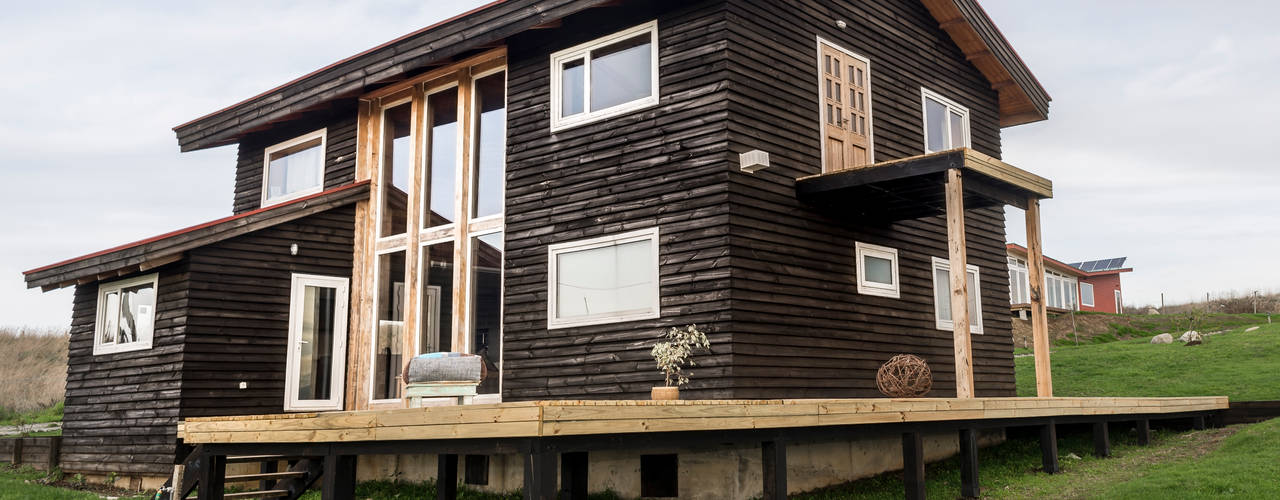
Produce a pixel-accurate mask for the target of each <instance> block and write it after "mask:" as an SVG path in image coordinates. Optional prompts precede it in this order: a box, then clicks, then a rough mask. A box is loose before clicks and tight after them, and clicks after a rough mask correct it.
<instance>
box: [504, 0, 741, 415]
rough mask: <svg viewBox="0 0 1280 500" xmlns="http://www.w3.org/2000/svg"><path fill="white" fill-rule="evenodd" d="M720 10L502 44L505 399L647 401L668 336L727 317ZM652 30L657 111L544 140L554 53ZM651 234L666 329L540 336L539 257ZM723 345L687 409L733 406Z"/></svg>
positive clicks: (678, 9)
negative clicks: (698, 401)
mask: <svg viewBox="0 0 1280 500" xmlns="http://www.w3.org/2000/svg"><path fill="white" fill-rule="evenodd" d="M724 7H725V4H724V3H723V2H719V1H709V2H628V3H626V4H625V5H624V6H621V7H607V8H601V9H592V10H590V11H587V12H585V13H582V14H578V15H574V16H570V17H568V18H567V19H565V20H564V23H563V25H562V26H561V27H560V28H557V29H545V30H537V31H533V32H529V33H526V34H522V35H520V36H516V37H512V38H511V39H509V40H508V50H509V51H510V52H509V71H510V73H509V80H508V88H509V94H508V95H509V97H508V103H509V104H508V123H507V135H508V137H507V144H508V156H507V192H506V200H507V210H506V214H507V215H506V225H507V226H506V227H507V235H506V252H507V254H506V258H507V263H506V270H507V272H506V276H505V279H506V282H505V286H506V290H505V292H506V300H505V323H504V327H503V328H504V341H505V349H504V360H505V361H504V363H505V365H504V371H505V382H504V383H505V385H504V389H503V395H504V399H505V400H508V401H513V400H529V399H543V398H615V399H616V398H647V397H648V391H649V389H650V388H651V387H652V386H654V385H660V384H661V380H662V377H661V374H659V373H658V372H657V371H656V369H655V368H654V365H653V361H652V359H651V358H650V356H649V349H650V348H651V347H652V345H653V343H654V342H655V341H656V340H657V338H658V336H659V335H660V334H661V332H662V329H663V328H664V327H668V326H674V325H684V324H689V323H697V324H699V325H701V326H704V327H706V328H707V329H710V330H712V331H713V332H722V331H723V328H724V325H725V320H727V319H728V310H729V300H728V299H729V268H728V258H727V257H728V255H727V249H728V247H727V244H728V238H729V236H728V221H729V205H728V200H729V198H728V196H729V193H728V191H727V188H728V186H727V183H726V177H727V175H728V171H727V169H726V159H727V157H728V155H727V142H726V140H727V127H726V120H727V117H728V115H727V106H728V101H727V98H728V95H727V93H726V89H725V79H726V73H725V69H726V67H727V65H728V61H727V60H726V57H727V55H728V54H727V52H726V50H725V48H726V40H725V36H726V32H725V23H726V18H725V11H724ZM655 18H656V19H657V20H658V31H659V35H658V36H659V65H660V70H659V78H660V94H661V100H660V103H659V105H658V106H656V107H653V108H649V109H645V110H641V111H637V112H634V113H631V114H628V115H625V116H619V117H615V118H611V119H607V120H604V121H598V122H595V123H591V124H588V125H583V126H580V127H577V128H573V129H569V130H563V131H560V132H558V133H556V134H551V133H550V127H549V123H550V122H549V114H548V108H549V88H550V86H549V81H548V78H549V76H548V71H549V65H550V59H549V56H550V54H551V53H553V52H555V51H557V50H560V49H565V48H568V47H571V46H573V45H577V44H579V43H582V42H586V41H589V40H591V39H594V38H597V37H600V36H604V35H608V34H610V33H613V32H616V31H619V30H621V29H625V28H629V27H631V26H635V25H638V24H641V23H643V22H646V21H649V20H652V19H655ZM653 226H658V227H659V228H660V233H661V234H660V261H661V265H660V274H661V296H662V299H661V300H662V317H661V318H660V319H656V320H649V321H632V322H626V323H617V324H609V325H598V326H586V327H578V328H565V329H555V330H548V329H547V313H546V310H547V245H549V244H554V243H561V242H567V241H575V240H580V239H584V238H591V237H597V236H604V235H610V234H617V233H622V232H626V231H631V230H636V229H643V228H648V227H653ZM725 332H727V331H724V332H722V333H713V334H712V335H711V336H712V338H713V342H715V343H716V344H717V346H716V347H715V349H714V353H713V354H712V355H708V356H702V357H700V358H699V367H698V368H697V369H696V370H695V373H696V376H695V378H694V383H693V385H692V386H690V390H689V392H690V393H691V394H692V395H693V396H691V397H700V398H714V397H728V396H729V395H730V394H731V393H730V386H729V385H728V384H729V383H730V381H731V378H730V377H729V371H728V367H727V361H728V351H729V349H728V343H727V340H728V337H727V333H725Z"/></svg>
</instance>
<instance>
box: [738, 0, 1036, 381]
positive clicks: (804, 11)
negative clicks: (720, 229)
mask: <svg viewBox="0 0 1280 500" xmlns="http://www.w3.org/2000/svg"><path fill="white" fill-rule="evenodd" d="M729 20H730V22H729V25H728V26H729V30H730V35H729V45H728V50H729V53H730V57H729V61H730V62H729V70H730V74H729V75H730V76H729V79H730V81H729V98H730V99H731V101H732V103H731V105H730V114H729V120H730V121H729V129H730V142H731V149H732V150H733V151H734V152H743V151H749V150H752V149H761V150H764V151H767V152H769V154H770V156H771V163H772V167H771V168H769V169H767V170H764V171H761V172H758V173H756V174H754V175H752V174H742V173H734V174H733V175H731V176H730V178H729V181H730V193H731V206H732V210H731V212H730V213H731V215H730V217H729V219H730V228H731V236H730V246H731V262H732V269H733V322H732V326H731V327H732V329H733V361H732V362H733V376H734V378H735V380H734V382H733V384H734V386H735V391H734V395H735V396H737V397H745V398H776V397H874V396H878V395H879V393H878V391H877V390H876V389H875V371H876V369H877V368H878V367H879V365H880V364H881V363H883V362H884V361H885V360H887V359H888V358H889V357H890V356H893V355H894V354H898V353H912V354H917V355H921V356H923V357H924V358H926V359H927V360H928V361H929V363H930V365H931V367H932V368H933V371H934V381H935V383H934V390H933V392H932V395H935V396H950V395H954V393H955V383H954V363H953V351H952V340H951V339H952V334H951V332H950V331H942V330H938V329H936V327H935V322H934V316H935V315H934V302H933V301H934V299H933V282H932V277H931V262H930V257H932V256H937V257H943V258H945V257H946V256H947V246H946V242H947V239H946V227H945V222H944V220H943V219H942V218H941V217H935V218H927V219H919V220H912V221H906V222H901V223H896V224H877V223H874V222H870V221H859V220H853V219H850V218H848V217H841V216H840V214H832V213H820V212H817V211H815V210H813V209H811V208H810V207H807V206H804V205H802V204H800V203H799V202H797V200H796V196H795V191H794V185H795V182H794V180H795V179H796V178H797V177H802V176H807V175H813V174H817V173H820V172H821V162H820V150H819V148H820V142H819V129H818V126H819V114H818V104H817V92H818V84H817V81H818V75H817V45H816V44H817V38H816V37H817V36H822V37H823V38H824V39H827V40H830V41H832V42H835V43H837V44H839V45H841V46H843V47H844V48H845V49H848V50H850V51H853V52H855V53H858V54H861V55H863V56H865V57H868V58H869V59H870V60H871V74H872V80H871V85H872V111H873V124H874V146H875V159H876V161H884V160H889V159H894V158H901V157H906V156H912V155H918V154H922V153H923V152H924V137H923V118H922V112H921V104H920V87H921V86H922V85H923V86H926V87H928V88H930V89H931V90H934V91H937V92H940V93H942V94H943V95H945V96H947V97H949V98H951V99H952V100H955V101H957V102H959V103H960V104H962V105H964V106H966V107H968V108H969V111H970V123H971V136H972V142H973V147H974V148H975V149H977V150H978V151H981V152H984V153H987V154H990V155H993V156H996V157H999V154H1000V129H999V126H998V123H999V121H998V116H997V110H998V107H997V103H996V93H995V92H994V91H993V90H991V88H990V85H989V84H988V83H987V81H986V80H985V79H984V78H983V76H982V75H981V74H980V73H979V72H978V71H977V70H976V69H975V68H974V67H973V66H972V65H970V64H969V63H968V62H967V61H966V60H965V58H964V56H963V54H962V53H961V52H960V50H959V49H958V48H957V47H956V46H955V45H954V44H953V43H952V42H951V41H950V39H949V38H948V37H947V35H946V34H945V33H943V32H942V31H941V30H940V29H939V28H938V23H937V21H936V20H935V19H934V18H933V17H932V16H931V15H930V14H929V12H928V11H927V10H926V9H925V8H924V6H923V5H921V4H919V3H918V2H915V1H892V0H874V1H860V2H853V1H823V2H819V1H816V0H798V1H786V2H784V1H780V0H777V1H775V0H730V1H729ZM837 20H843V21H845V22H846V23H847V25H848V26H847V28H845V29H843V30H841V29H839V28H837V27H836V21H837ZM967 232H968V252H969V262H970V264H975V265H977V266H979V267H980V268H981V272H980V275H981V284H982V286H981V289H982V290H981V293H982V306H983V323H984V325H985V332H986V333H985V334H984V335H975V336H974V337H973V348H974V365H975V366H974V370H975V382H976V387H977V393H978V395H979V396H1013V395H1014V378H1013V358H1012V349H1013V346H1012V338H1011V336H1012V332H1011V326H1010V322H1009V314H1008V309H1007V305H1008V300H1009V298H1008V271H1007V269H1006V264H1005V251H1004V236H1005V235H1004V216H1003V212H1002V211H1000V210H998V209H981V210H970V211H968V214H967ZM855 241H862V242H867V243H873V244H877V245H884V246H889V247H893V248H897V249H898V253H899V260H900V264H899V271H900V275H901V288H902V293H901V295H902V296H901V298H899V299H889V298H881V297H874V296H869V295H860V294H858V293H857V289H856V276H855V272H854V271H855V261H854V242H855Z"/></svg>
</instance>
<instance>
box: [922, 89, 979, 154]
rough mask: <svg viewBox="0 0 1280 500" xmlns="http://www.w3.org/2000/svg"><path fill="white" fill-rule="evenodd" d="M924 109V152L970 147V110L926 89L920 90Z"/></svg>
mask: <svg viewBox="0 0 1280 500" xmlns="http://www.w3.org/2000/svg"><path fill="white" fill-rule="evenodd" d="M920 102H921V105H922V106H923V107H924V152H925V153H935V152H938V151H946V150H948V149H953V148H960V147H964V148H967V147H970V142H969V108H966V107H964V106H961V105H959V104H956V102H955V101H952V100H950V99H947V98H945V97H942V96H941V95H939V94H938V93H936V92H934V91H931V90H929V89H926V88H921V89H920Z"/></svg>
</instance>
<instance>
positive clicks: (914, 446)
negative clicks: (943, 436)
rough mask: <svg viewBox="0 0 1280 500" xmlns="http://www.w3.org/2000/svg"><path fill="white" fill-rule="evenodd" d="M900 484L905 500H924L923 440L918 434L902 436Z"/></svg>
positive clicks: (911, 433) (907, 433)
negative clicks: (903, 490) (904, 491)
mask: <svg viewBox="0 0 1280 500" xmlns="http://www.w3.org/2000/svg"><path fill="white" fill-rule="evenodd" d="M902 484H903V486H904V487H905V488H906V498H907V500H924V498H925V487H924V438H923V436H921V435H920V433H918V432H906V433H903V434H902Z"/></svg>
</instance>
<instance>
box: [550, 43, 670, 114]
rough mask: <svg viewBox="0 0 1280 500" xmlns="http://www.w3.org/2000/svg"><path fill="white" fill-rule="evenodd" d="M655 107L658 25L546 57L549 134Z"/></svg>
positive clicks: (656, 97)
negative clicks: (547, 65) (549, 106)
mask: <svg viewBox="0 0 1280 500" xmlns="http://www.w3.org/2000/svg"><path fill="white" fill-rule="evenodd" d="M657 103H658V22H657V21H650V22H647V23H645V24H642V25H640V26H636V27H634V28H631V29H628V30H624V31H621V32H618V33H614V34H612V35H609V36H606V37H603V38H598V39H595V40H592V41H590V42H587V43H584V44H581V45H578V46H575V47H571V48H568V49H565V50H562V51H559V52H556V53H555V54H552V55H551V130H552V131H553V132H555V131H558V130H562V129H566V128H569V127H573V126H577V125H581V124H584V123H590V122H594V121H597V120H602V119H604V118H607V117H610V116H616V115H620V114H623V113H629V112H631V111H635V110H638V109H641V108H645V107H648V106H652V105H654V104H657Z"/></svg>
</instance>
